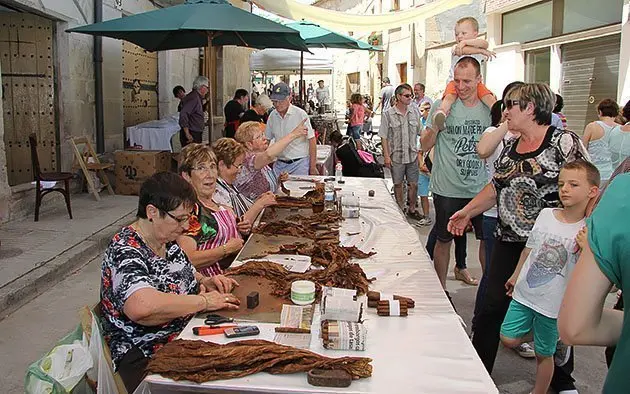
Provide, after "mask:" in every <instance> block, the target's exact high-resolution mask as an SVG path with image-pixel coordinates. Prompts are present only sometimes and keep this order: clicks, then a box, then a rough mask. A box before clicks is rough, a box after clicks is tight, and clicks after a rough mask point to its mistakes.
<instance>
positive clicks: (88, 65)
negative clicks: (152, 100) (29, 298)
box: [0, 0, 199, 222]
mask: <svg viewBox="0 0 630 394" xmlns="http://www.w3.org/2000/svg"><path fill="white" fill-rule="evenodd" d="M93 4H94V2H93V0H74V1H72V0H63V1H61V0H37V1H35V0H0V5H6V6H7V7H12V8H18V9H19V10H21V11H25V12H35V13H37V14H39V15H42V16H44V17H48V18H50V19H52V20H55V22H56V23H55V38H54V40H55V43H54V46H55V78H56V96H57V99H56V105H57V122H58V127H59V140H58V143H59V151H60V161H59V168H58V169H59V170H62V171H68V170H70V167H71V165H72V161H73V158H74V156H73V152H72V151H71V148H70V145H69V143H68V142H67V138H69V137H76V136H82V135H86V136H88V137H89V138H91V139H92V141H95V139H96V135H95V112H94V111H95V107H94V103H95V92H94V63H93V42H94V39H93V37H91V36H88V35H84V34H77V33H66V32H65V30H66V29H68V28H72V27H75V26H80V25H85V24H89V23H93V17H94V8H93ZM122 5H123V9H122V10H119V9H117V8H116V7H115V5H114V0H103V19H104V20H109V19H114V18H119V17H121V16H123V15H131V14H136V13H140V12H145V11H149V10H152V9H155V6H154V5H153V4H152V3H151V2H150V1H149V0H125V1H123V2H122ZM198 59H199V56H198V49H190V50H181V51H170V52H164V53H161V54H160V55H159V57H158V63H159V69H158V80H159V82H158V83H159V89H160V91H159V108H160V109H159V111H160V115H161V116H165V115H168V114H170V113H173V112H175V111H176V108H177V101H176V99H175V98H174V97H173V96H172V93H171V90H172V87H173V86H175V85H182V86H184V87H185V88H186V90H187V91H188V90H190V88H191V87H192V80H193V79H194V78H195V77H196V76H197V74H198V72H199V63H198ZM121 89H122V41H120V40H114V39H108V38H103V101H104V123H105V150H106V153H112V152H113V151H114V150H117V149H121V148H122V147H123V146H124V145H123V144H124V129H123V110H122V90H121ZM0 105H1V103H0ZM0 114H1V111H0ZM6 169H7V168H6V153H5V147H4V130H3V122H2V121H0V222H5V221H8V220H12V219H16V218H19V217H22V216H25V215H31V214H32V211H33V208H34V201H35V197H34V195H35V191H34V186H33V185H30V184H24V185H17V186H14V187H9V186H8V182H7V174H6ZM59 197H61V195H59ZM62 201H63V199H62V198H61V199H59V198H58V197H57V196H56V194H53V195H50V196H47V197H46V199H45V200H44V203H43V205H42V211H45V210H46V209H47V208H48V207H49V206H51V205H59V204H61V203H62Z"/></svg>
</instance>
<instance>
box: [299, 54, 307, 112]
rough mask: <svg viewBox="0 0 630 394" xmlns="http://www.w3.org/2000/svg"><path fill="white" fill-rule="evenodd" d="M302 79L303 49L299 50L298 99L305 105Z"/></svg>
mask: <svg viewBox="0 0 630 394" xmlns="http://www.w3.org/2000/svg"><path fill="white" fill-rule="evenodd" d="M303 79H304V51H300V83H299V86H300V101H301V102H302V105H304V107H306V97H305V96H304V86H303V85H302V84H303V83H304V82H303Z"/></svg>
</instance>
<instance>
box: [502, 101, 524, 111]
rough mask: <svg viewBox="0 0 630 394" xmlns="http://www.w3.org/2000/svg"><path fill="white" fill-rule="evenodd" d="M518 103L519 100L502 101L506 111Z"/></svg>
mask: <svg viewBox="0 0 630 394" xmlns="http://www.w3.org/2000/svg"><path fill="white" fill-rule="evenodd" d="M520 103H521V101H520V100H503V106H504V107H506V108H507V109H510V108H512V106H513V105H519V104H520Z"/></svg>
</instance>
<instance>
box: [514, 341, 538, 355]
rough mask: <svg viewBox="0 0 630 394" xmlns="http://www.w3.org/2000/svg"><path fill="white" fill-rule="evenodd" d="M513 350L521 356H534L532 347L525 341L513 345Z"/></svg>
mask: <svg viewBox="0 0 630 394" xmlns="http://www.w3.org/2000/svg"><path fill="white" fill-rule="evenodd" d="M514 351H515V352H516V353H517V354H518V355H519V356H521V357H523V358H536V353H535V352H534V348H533V347H531V345H530V344H529V343H527V342H525V343H523V344H521V345H519V346H517V347H515V348H514Z"/></svg>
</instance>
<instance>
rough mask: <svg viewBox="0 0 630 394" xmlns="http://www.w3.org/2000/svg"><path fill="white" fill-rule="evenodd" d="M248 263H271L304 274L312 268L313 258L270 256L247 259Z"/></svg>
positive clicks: (289, 255)
mask: <svg viewBox="0 0 630 394" xmlns="http://www.w3.org/2000/svg"><path fill="white" fill-rule="evenodd" d="M248 261H271V262H272V263H276V264H280V265H282V266H283V267H284V268H286V269H287V270H288V271H289V272H296V273H300V274H301V273H304V272H306V271H308V269H309V268H310V267H311V256H303V255H300V254H295V255H293V254H270V255H267V256H264V257H260V258H255V259H247V260H245V261H244V262H248Z"/></svg>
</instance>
